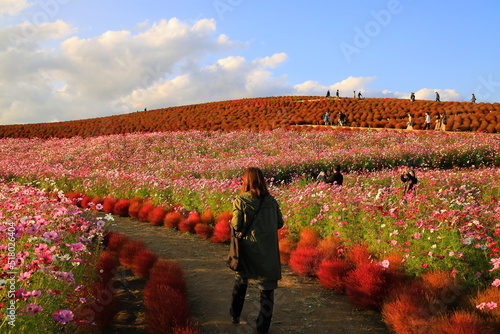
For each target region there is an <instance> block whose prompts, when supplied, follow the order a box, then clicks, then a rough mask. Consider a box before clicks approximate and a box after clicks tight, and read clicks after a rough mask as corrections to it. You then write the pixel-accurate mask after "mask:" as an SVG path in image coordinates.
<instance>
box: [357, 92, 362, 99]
mask: <svg viewBox="0 0 500 334" xmlns="http://www.w3.org/2000/svg"><path fill="white" fill-rule="evenodd" d="M362 98H363V95H361V91H359V92H358V99H359V100H361V99H362Z"/></svg>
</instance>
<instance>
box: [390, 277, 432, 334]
mask: <svg viewBox="0 0 500 334" xmlns="http://www.w3.org/2000/svg"><path fill="white" fill-rule="evenodd" d="M424 294H425V288H424V287H423V285H422V284H421V282H419V281H413V282H410V283H409V284H408V285H401V286H398V287H396V288H395V289H393V290H392V291H391V292H390V293H389V296H388V297H387V298H386V299H385V300H384V303H383V305H382V312H381V313H382V317H383V320H384V322H385V324H386V325H387V327H388V328H389V329H391V330H392V331H394V333H418V331H416V329H419V330H422V332H432V331H431V328H433V326H434V325H433V323H432V317H433V316H434V315H436V314H435V313H433V312H432V311H431V309H430V307H429V303H428V302H427V300H426V299H425V297H424Z"/></svg>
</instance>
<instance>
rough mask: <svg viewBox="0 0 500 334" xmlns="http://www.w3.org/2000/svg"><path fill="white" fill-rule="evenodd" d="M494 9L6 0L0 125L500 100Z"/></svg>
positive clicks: (411, 0)
mask: <svg viewBox="0 0 500 334" xmlns="http://www.w3.org/2000/svg"><path fill="white" fill-rule="evenodd" d="M499 16H500V1H498V0H478V1H474V2H473V1H464V0H454V1H452V0H441V1H435V0H434V1H431V0H382V1H379V0H366V1H364V0H359V1H345V0H344V1H337V0H310V1H298V0H267V1H263V0H140V1H139V0H40V1H34V0H0V124H26V123H41V122H56V121H67V120H76V119H87V118H95V117H103V116H110V115H118V114H124V113H130V112H135V111H139V110H144V109H146V108H147V109H157V108H167V107H172V106H179V105H190V104H197V103H204V102H213V101H223V100H232V99H240V98H253V97H267V96H285V95H319V96H324V95H325V94H326V92H327V91H328V90H330V91H331V92H332V95H333V94H335V92H336V90H337V89H338V90H339V93H340V96H349V97H351V96H353V91H356V93H357V92H359V91H361V92H362V94H363V96H364V97H365V98H370V97H385V98H404V99H407V98H409V96H410V93H411V92H415V95H416V98H417V99H426V100H433V99H435V92H439V94H440V97H441V101H469V100H470V99H471V96H472V94H475V96H476V99H477V102H500V61H499V59H500V36H499V33H500V20H499V19H498V17H499Z"/></svg>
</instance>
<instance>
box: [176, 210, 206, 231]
mask: <svg viewBox="0 0 500 334" xmlns="http://www.w3.org/2000/svg"><path fill="white" fill-rule="evenodd" d="M198 223H201V219H200V214H199V213H198V212H196V211H191V212H190V213H189V215H188V217H187V218H186V219H184V220H182V221H181V222H180V223H179V231H181V232H189V233H195V230H194V227H195V226H196V224H198Z"/></svg>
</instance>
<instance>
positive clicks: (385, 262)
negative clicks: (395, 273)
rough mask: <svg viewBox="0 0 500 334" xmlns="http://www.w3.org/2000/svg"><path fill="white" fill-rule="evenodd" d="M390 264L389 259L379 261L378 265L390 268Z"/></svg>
mask: <svg viewBox="0 0 500 334" xmlns="http://www.w3.org/2000/svg"><path fill="white" fill-rule="evenodd" d="M389 264H390V262H389V260H384V261H382V262H379V264H378V265H379V266H382V267H384V268H386V269H387V268H389Z"/></svg>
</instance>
